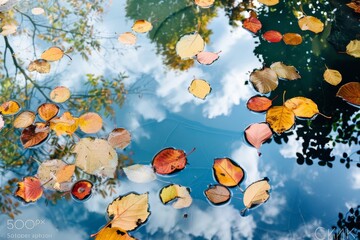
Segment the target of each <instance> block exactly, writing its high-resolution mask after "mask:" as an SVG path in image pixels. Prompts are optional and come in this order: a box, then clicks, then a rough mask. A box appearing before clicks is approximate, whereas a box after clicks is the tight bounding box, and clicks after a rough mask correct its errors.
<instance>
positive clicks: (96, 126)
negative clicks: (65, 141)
mask: <svg viewBox="0 0 360 240" xmlns="http://www.w3.org/2000/svg"><path fill="white" fill-rule="evenodd" d="M79 127H80V129H81V131H83V132H84V133H97V132H98V131H100V130H101V128H102V118H101V117H100V115H99V114H97V113H94V112H89V113H85V114H83V115H81V116H80V117H79Z"/></svg>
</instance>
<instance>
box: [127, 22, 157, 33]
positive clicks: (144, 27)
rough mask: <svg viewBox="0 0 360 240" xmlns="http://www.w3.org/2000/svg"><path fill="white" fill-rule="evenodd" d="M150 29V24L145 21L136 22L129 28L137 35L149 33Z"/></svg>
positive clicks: (151, 26)
mask: <svg viewBox="0 0 360 240" xmlns="http://www.w3.org/2000/svg"><path fill="white" fill-rule="evenodd" d="M152 28H153V25H152V24H151V22H148V21H146V20H136V21H135V23H134V25H133V26H132V27H131V29H132V30H133V31H134V32H137V33H146V32H149V31H151V29H152Z"/></svg>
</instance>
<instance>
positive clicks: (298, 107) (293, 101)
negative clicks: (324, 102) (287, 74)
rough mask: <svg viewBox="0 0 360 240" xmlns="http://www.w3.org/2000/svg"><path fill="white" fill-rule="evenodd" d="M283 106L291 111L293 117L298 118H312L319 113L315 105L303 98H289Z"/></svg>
mask: <svg viewBox="0 0 360 240" xmlns="http://www.w3.org/2000/svg"><path fill="white" fill-rule="evenodd" d="M284 105H285V106H286V107H287V108H289V109H291V110H292V111H293V112H294V114H295V116H296V117H299V118H312V117H314V116H315V115H316V114H318V113H319V109H318V106H317V105H316V103H314V101H313V100H311V99H309V98H305V97H294V98H290V99H288V100H287V101H286V102H285V103H284Z"/></svg>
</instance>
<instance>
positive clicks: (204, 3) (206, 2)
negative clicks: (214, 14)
mask: <svg viewBox="0 0 360 240" xmlns="http://www.w3.org/2000/svg"><path fill="white" fill-rule="evenodd" d="M214 2H215V0H195V4H196V5H198V6H199V7H201V8H209V7H211V6H212V5H214Z"/></svg>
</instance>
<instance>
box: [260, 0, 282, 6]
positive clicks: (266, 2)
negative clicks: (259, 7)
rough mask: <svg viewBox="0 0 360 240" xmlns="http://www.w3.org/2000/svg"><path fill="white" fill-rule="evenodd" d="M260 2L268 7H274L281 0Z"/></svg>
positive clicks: (262, 0)
mask: <svg viewBox="0 0 360 240" xmlns="http://www.w3.org/2000/svg"><path fill="white" fill-rule="evenodd" d="M258 2H259V3H262V4H265V5H267V6H274V5H276V4H278V3H279V0H258Z"/></svg>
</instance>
